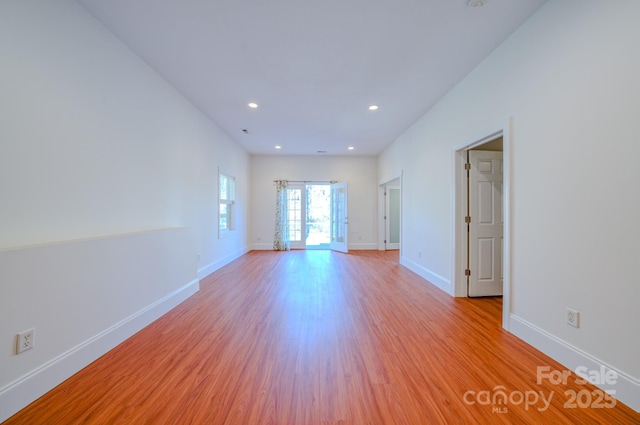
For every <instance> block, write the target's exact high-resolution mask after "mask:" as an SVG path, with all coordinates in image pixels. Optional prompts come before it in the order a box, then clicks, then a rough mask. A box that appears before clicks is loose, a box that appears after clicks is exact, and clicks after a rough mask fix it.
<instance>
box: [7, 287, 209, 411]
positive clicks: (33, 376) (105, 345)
mask: <svg viewBox="0 0 640 425" xmlns="http://www.w3.org/2000/svg"><path fill="white" fill-rule="evenodd" d="M199 283H200V282H199V281H198V280H193V281H191V282H189V283H188V284H186V285H184V286H183V287H181V288H179V289H177V290H175V291H173V292H172V293H171V294H168V295H167V296H165V297H163V298H162V299H160V300H158V301H156V302H154V303H153V304H151V305H149V306H148V307H146V308H144V309H142V310H140V311H138V312H136V313H134V314H133V315H131V316H129V317H127V318H125V319H123V320H122V321H120V322H118V323H116V324H114V325H113V326H111V327H109V328H107V329H105V330H104V331H102V332H100V333H99V334H97V335H95V336H93V337H91V338H89V339H88V340H86V341H84V342H82V343H81V344H79V345H77V346H75V347H73V348H71V349H70V350H68V351H67V352H65V353H62V354H60V355H59V356H57V357H55V358H53V359H51V360H49V361H48V362H46V363H45V364H43V365H41V366H40V367H38V368H37V369H35V370H32V371H31V372H29V373H28V374H26V375H24V376H22V377H20V378H18V379H17V380H15V381H13V382H11V383H9V384H8V385H5V386H4V387H3V388H0V422H3V421H4V420H6V419H8V418H9V417H11V416H13V415H14V414H15V413H17V412H18V411H20V410H21V409H23V408H24V407H26V406H27V405H29V404H30V403H31V402H33V401H34V400H36V399H37V398H39V397H41V396H42V395H43V394H45V393H46V392H48V391H50V390H51V389H53V388H54V387H55V386H57V385H59V384H60V383H61V382H63V381H64V380H66V379H67V378H69V377H70V376H71V375H73V374H74V373H76V372H78V371H79V370H81V369H82V368H84V367H85V366H87V365H88V364H89V363H91V362H93V361H94V360H96V359H97V358H98V357H100V356H102V355H103V354H105V353H106V352H108V351H109V350H111V349H112V348H114V347H115V346H117V345H118V344H120V343H122V342H123V341H124V340H126V339H127V338H129V337H130V336H131V335H133V334H135V333H136V332H138V331H139V330H141V329H142V328H144V327H145V326H147V325H149V324H150V323H151V322H153V321H154V320H156V319H158V318H159V317H161V316H163V315H164V314H166V313H167V312H168V311H170V310H171V309H173V308H174V307H176V306H177V305H178V304H180V303H182V302H183V301H184V300H186V299H187V298H189V297H190V296H192V295H193V294H195V293H196V292H198V290H199V289H200V285H199Z"/></svg>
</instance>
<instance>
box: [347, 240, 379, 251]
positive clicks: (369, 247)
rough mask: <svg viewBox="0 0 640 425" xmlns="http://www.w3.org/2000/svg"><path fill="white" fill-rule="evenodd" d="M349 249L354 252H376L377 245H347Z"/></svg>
mask: <svg viewBox="0 0 640 425" xmlns="http://www.w3.org/2000/svg"><path fill="white" fill-rule="evenodd" d="M349 249H350V250H351V249H352V250H354V251H369V250H378V244H377V243H375V242H374V243H349Z"/></svg>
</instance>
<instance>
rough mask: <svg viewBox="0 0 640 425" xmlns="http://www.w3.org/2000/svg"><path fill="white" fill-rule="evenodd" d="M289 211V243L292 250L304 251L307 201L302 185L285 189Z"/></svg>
mask: <svg viewBox="0 0 640 425" xmlns="http://www.w3.org/2000/svg"><path fill="white" fill-rule="evenodd" d="M287 192H288V193H287V195H288V197H287V199H288V202H289V204H288V211H289V217H288V220H289V242H290V244H291V248H292V249H305V247H306V245H305V240H306V212H307V199H306V196H305V185H304V184H295V183H293V184H289V186H288V187H287Z"/></svg>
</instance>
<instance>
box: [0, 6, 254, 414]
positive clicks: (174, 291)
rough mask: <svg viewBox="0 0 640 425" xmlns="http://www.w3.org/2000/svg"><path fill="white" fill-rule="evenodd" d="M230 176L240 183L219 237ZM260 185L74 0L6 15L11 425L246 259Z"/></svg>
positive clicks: (7, 398) (1, 338)
mask: <svg viewBox="0 0 640 425" xmlns="http://www.w3.org/2000/svg"><path fill="white" fill-rule="evenodd" d="M220 165H224V169H225V170H226V171H227V172H228V173H230V174H233V175H234V176H235V177H236V179H237V229H238V230H237V231H236V233H235V235H232V236H231V237H228V238H224V239H222V240H219V239H218V237H217V230H216V229H217V169H218V166H220ZM249 175H250V172H249V156H248V154H247V153H246V152H245V151H244V150H243V149H241V148H240V147H239V146H237V145H236V144H235V143H233V142H232V141H231V140H230V138H228V137H227V136H226V135H225V134H224V133H223V132H222V131H221V130H219V129H218V127H216V126H215V125H214V124H213V123H212V122H211V121H209V120H208V119H207V118H205V117H204V116H203V115H202V114H201V113H200V112H199V111H198V110H197V109H196V108H195V107H194V106H193V105H191V104H190V103H189V102H188V101H187V100H185V99H184V98H183V97H182V96H181V95H180V94H179V93H177V92H176V91H175V89H173V87H172V86H170V85H169V84H168V83H166V82H165V81H164V80H163V79H162V78H160V77H159V76H158V75H157V74H156V73H155V72H153V71H152V70H151V69H150V68H149V67H148V66H147V65H146V64H145V63H144V62H143V61H142V60H140V59H139V58H138V57H137V56H135V55H134V54H133V53H132V52H131V51H130V50H129V49H127V48H126V47H125V46H124V45H122V44H121V43H120V42H119V41H118V40H117V39H116V38H115V37H114V36H113V35H112V34H111V33H110V32H108V31H107V30H105V29H104V28H103V27H102V26H101V25H100V24H99V23H98V22H97V21H96V20H94V19H93V18H92V17H91V16H90V15H89V14H88V13H87V12H86V11H85V10H84V9H82V8H81V7H80V6H79V5H77V4H76V3H75V2H73V1H70V0H52V1H20V0H7V1H2V2H0V199H1V200H2V201H1V204H0V251H1V252H0V264H2V265H3V270H2V273H0V279H1V280H2V281H1V282H0V286H1V287H2V296H1V297H0V311H1V312H2V321H1V323H0V421H2V420H3V419H4V418H6V417H7V415H9V414H10V413H12V412H15V411H16V410H18V409H19V408H21V407H22V406H23V405H24V403H26V402H28V401H30V400H33V399H34V398H35V397H37V396H39V395H40V394H41V393H42V392H44V391H46V390H47V389H49V388H50V387H51V386H52V385H54V384H55V382H59V381H60V380H61V379H64V378H65V377H67V376H69V374H70V373H73V371H75V370H77V369H79V368H80V367H82V366H84V364H86V362H87V361H90V360H92V359H93V358H95V357H97V356H98V355H100V353H101V352H103V351H104V350H106V349H108V348H109V347H110V346H113V345H115V344H117V343H118V342H119V341H122V340H123V339H124V338H126V337H127V336H128V335H130V334H131V333H132V332H135V331H136V330H137V329H139V328H140V327H142V326H144V325H145V324H146V323H148V322H149V321H150V320H153V319H154V318H155V317H157V316H158V315H160V314H162V312H163V311H164V310H166V308H170V307H171V306H172V305H174V304H175V303H176V302H179V301H180V300H181V299H182V298H184V296H188V295H189V294H190V293H192V291H193V290H197V286H198V273H199V274H200V276H203V275H204V274H207V273H209V272H211V271H213V270H215V268H217V267H219V266H220V265H222V264H224V263H226V262H228V261H230V260H232V259H233V258H235V257H237V256H238V255H240V254H242V253H244V252H245V251H246V249H247V244H246V237H247V235H246V230H245V229H246V228H247V222H248V211H247V207H246V206H247V202H248V196H249ZM161 229H167V230H161ZM131 235H133V236H131ZM135 235H143V236H140V237H141V238H142V240H143V241H144V242H140V243H138V242H136V241H138V239H137V238H138V236H135ZM163 235H171V236H170V237H165V236H163ZM76 240H81V241H79V242H73V241H76ZM114 241H115V242H114ZM85 243H86V244H88V245H87V246H89V247H90V249H89V248H88V249H87V250H81V251H77V250H76V248H77V247H78V246H80V247H82V246H84V245H83V244H85ZM78 244H79V245H78ZM70 247H72V248H73V249H71V248H70ZM136 247H137V248H136ZM175 250H178V251H179V252H178V253H176V252H175ZM122 252H126V253H129V254H130V255H128V256H123V255H121V254H118V253H122ZM167 252H169V253H174V254H175V255H168V254H167ZM43 253H46V255H45V254H43ZM198 253H200V254H201V255H200V263H199V264H198V263H197V256H198ZM17 259H19V261H18V260H17ZM154 259H155V260H154ZM16 261H17V262H16ZM8 264H10V265H12V268H9V267H8ZM107 266H108V267H107ZM21 267H22V269H21ZM107 269H114V270H117V271H118V272H117V273H114V274H110V275H109V276H104V275H100V276H96V273H99V272H100V271H103V270H107ZM44 270H46V271H48V273H47V276H46V277H43V276H42V273H36V271H44ZM159 271H162V273H160V274H159ZM159 275H162V276H165V278H166V279H169V280H170V281H162V282H159V281H158V280H157V277H158V276H159ZM52 294H55V297H52ZM103 295H105V296H103ZM25 300H29V302H30V307H28V308H23V307H22V305H23V304H24V301H25ZM62 301H64V302H62ZM158 303H160V304H162V306H160V307H161V308H156V307H157V306H158ZM56 306H60V308H56ZM134 319H135V320H134ZM31 327H35V328H36V338H37V341H36V347H35V348H34V349H32V350H30V351H28V352H25V353H23V354H21V355H19V356H16V355H15V354H14V350H15V347H14V345H15V333H16V332H19V331H22V330H25V329H28V328H31ZM105 341H106V342H105ZM92 347H93V348H92ZM74 353H75V354H74ZM82 353H84V354H82ZM87 353H88V354H87ZM74 356H75V357H74ZM92 356H93V357H92ZM69 364H70V365H69ZM52 377H53V378H52ZM38 382H40V384H38ZM34 383H35V384H34ZM17 395H19V397H16V396H17Z"/></svg>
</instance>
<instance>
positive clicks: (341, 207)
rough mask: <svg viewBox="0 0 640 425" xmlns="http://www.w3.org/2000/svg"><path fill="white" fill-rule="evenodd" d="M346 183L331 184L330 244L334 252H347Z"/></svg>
mask: <svg viewBox="0 0 640 425" xmlns="http://www.w3.org/2000/svg"><path fill="white" fill-rule="evenodd" d="M347 211H348V210H347V183H346V182H343V183H333V184H331V244H330V247H331V249H332V250H334V251H340V252H349V248H348V241H347V236H348V234H349V218H348V217H347Z"/></svg>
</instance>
